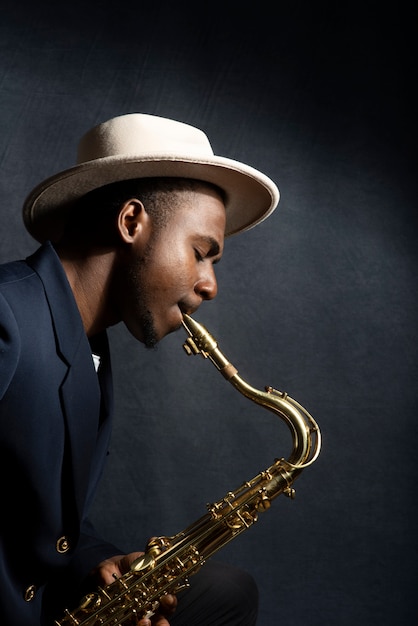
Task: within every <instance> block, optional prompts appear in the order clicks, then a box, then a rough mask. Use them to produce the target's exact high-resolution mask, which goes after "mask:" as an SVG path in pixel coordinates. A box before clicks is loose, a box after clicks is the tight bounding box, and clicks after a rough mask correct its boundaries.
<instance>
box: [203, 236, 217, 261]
mask: <svg viewBox="0 0 418 626" xmlns="http://www.w3.org/2000/svg"><path fill="white" fill-rule="evenodd" d="M202 240H203V241H205V242H206V243H207V244H209V246H210V249H209V252H208V254H207V256H210V257H211V256H217V255H218V254H220V253H221V247H220V245H219V242H218V241H217V240H216V239H215V238H214V237H210V236H209V237H208V236H205V235H204V236H202ZM219 260H220V259H217V260H216V261H215V263H218V261H219Z"/></svg>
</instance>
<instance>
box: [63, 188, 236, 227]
mask: <svg viewBox="0 0 418 626" xmlns="http://www.w3.org/2000/svg"><path fill="white" fill-rule="evenodd" d="M202 185H204V186H207V187H210V188H212V189H214V190H215V191H216V192H217V193H218V194H219V195H220V197H221V198H222V200H223V201H225V193H224V191H223V190H222V189H220V188H219V187H217V186H216V185H213V184H212V183H207V182H204V181H200V180H194V179H189V178H172V177H158V178H156V177H155V178H153V177H151V178H134V179H129V180H122V181H118V182H115V183H110V184H108V185H105V186H103V187H99V188H98V189H94V190H93V191H90V192H89V193H87V194H86V195H84V196H82V197H81V198H80V199H79V200H78V201H77V202H76V203H75V204H74V205H73V207H72V209H71V211H70V218H69V220H68V222H67V227H66V233H67V234H68V233H74V230H76V231H77V232H78V233H80V230H81V229H82V231H83V232H84V233H85V234H87V235H88V236H89V237H92V238H94V239H96V237H97V236H99V237H103V235H105V237H106V239H108V238H109V236H110V237H112V236H113V235H112V233H114V225H115V220H116V218H117V216H118V214H119V211H120V208H121V206H122V205H123V204H124V203H125V202H126V201H127V200H129V199H131V198H137V199H138V200H140V201H141V202H142V203H143V205H144V206H145V208H146V211H147V213H148V214H149V215H151V217H152V219H153V222H154V224H155V225H156V227H157V228H161V227H163V226H164V225H165V224H166V223H167V221H168V219H169V217H170V214H171V212H172V210H173V208H174V209H175V208H176V196H175V194H176V192H182V191H191V192H193V191H196V190H197V189H198V188H199V187H201V186H202ZM98 225H99V227H98Z"/></svg>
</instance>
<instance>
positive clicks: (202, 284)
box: [194, 265, 218, 300]
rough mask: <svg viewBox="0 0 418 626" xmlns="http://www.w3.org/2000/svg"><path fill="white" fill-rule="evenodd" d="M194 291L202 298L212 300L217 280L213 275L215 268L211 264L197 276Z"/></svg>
mask: <svg viewBox="0 0 418 626" xmlns="http://www.w3.org/2000/svg"><path fill="white" fill-rule="evenodd" d="M194 290H195V292H196V293H197V294H199V296H200V297H201V298H202V300H213V298H215V297H216V294H217V293H218V282H217V280H216V276H215V270H214V269H213V266H212V265H211V266H210V269H209V268H207V270H206V271H205V272H204V273H203V274H202V275H201V276H200V277H199V280H198V281H197V282H196V284H195V288H194Z"/></svg>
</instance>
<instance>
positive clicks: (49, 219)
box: [23, 154, 280, 243]
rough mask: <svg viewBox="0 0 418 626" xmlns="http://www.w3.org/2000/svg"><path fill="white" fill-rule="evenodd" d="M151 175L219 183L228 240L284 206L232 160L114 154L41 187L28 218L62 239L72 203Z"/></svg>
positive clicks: (264, 181)
mask: <svg viewBox="0 0 418 626" xmlns="http://www.w3.org/2000/svg"><path fill="white" fill-rule="evenodd" d="M148 177H177V178H178V177H181V178H193V179H195V180H201V181H204V182H209V183H212V184H214V185H217V186H218V187H220V188H221V189H223V191H224V192H225V194H226V202H225V204H226V229H225V236H230V235H233V234H236V233H239V232H242V231H245V230H248V229H250V228H252V227H254V226H256V225H257V224H259V223H260V222H262V221H263V220H264V219H265V218H266V217H268V216H269V215H270V214H271V213H272V212H273V211H274V209H275V208H276V206H277V204H278V202H279V198H280V195H279V190H278V188H277V186H276V185H275V183H273V181H272V180H271V179H270V178H268V177H267V176H265V175H264V174H262V173H261V172H259V171H258V170H256V169H254V168H252V167H251V166H248V165H245V164H243V163H240V162H238V161H234V160H233V159H228V158H226V157H215V156H214V157H213V158H203V159H198V158H193V159H190V160H187V159H185V158H184V156H181V157H179V156H178V155H177V156H176V155H169V154H164V155H157V156H156V155H153V156H152V157H149V158H144V157H143V156H141V157H136V156H135V155H129V156H123V157H122V156H110V157H103V158H101V159H96V160H94V161H88V162H85V163H81V164H80V165H76V166H74V167H72V168H70V169H67V170H65V171H63V172H60V173H58V174H55V175H54V176H51V177H50V178H48V179H46V180H45V181H43V182H42V183H40V184H39V185H38V186H37V187H35V189H33V191H32V192H31V193H30V194H29V195H28V197H27V198H26V200H25V202H24V205H23V220H24V223H25V226H26V228H27V229H28V231H29V232H30V234H31V235H32V236H33V237H34V238H35V239H37V240H38V241H39V242H41V243H43V242H44V241H46V240H51V241H53V242H54V241H58V240H59V239H60V237H61V235H62V233H63V229H64V226H65V223H66V220H67V216H68V213H69V211H70V210H71V205H72V203H73V202H74V201H76V200H77V199H78V198H80V197H81V196H83V195H85V194H87V193H89V192H90V191H93V190H94V189H97V188H99V187H102V186H104V185H107V184H109V183H113V182H117V181H122V180H129V179H134V178H148Z"/></svg>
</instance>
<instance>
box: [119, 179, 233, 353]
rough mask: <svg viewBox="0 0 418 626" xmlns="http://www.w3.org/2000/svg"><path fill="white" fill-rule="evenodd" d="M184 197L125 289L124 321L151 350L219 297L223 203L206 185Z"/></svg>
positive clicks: (153, 236)
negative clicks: (216, 266) (217, 274)
mask: <svg viewBox="0 0 418 626" xmlns="http://www.w3.org/2000/svg"><path fill="white" fill-rule="evenodd" d="M181 194H182V196H183V198H182V201H181V203H180V204H179V206H176V208H175V209H173V213H172V215H170V217H169V219H168V221H167V223H166V224H165V225H164V226H162V227H161V228H159V229H154V230H153V231H152V233H151V234H150V235H149V237H148V241H147V242H146V246H145V252H143V253H141V254H138V255H137V257H136V258H135V260H134V261H133V263H132V264H131V266H130V268H129V275H128V277H127V284H125V285H124V288H125V290H126V289H127V290H128V291H127V292H126V291H125V295H127V297H124V308H123V311H122V319H123V321H124V322H125V324H126V326H127V327H128V329H129V330H130V332H131V333H132V334H133V335H134V336H135V337H136V338H137V339H139V340H140V341H142V342H143V343H145V345H146V346H147V347H153V346H154V345H155V344H156V343H157V342H158V341H160V340H161V339H162V338H163V337H164V336H165V335H167V334H168V333H170V332H173V331H174V330H177V329H178V328H179V327H180V326H181V322H182V315H183V313H189V314H190V313H193V312H194V311H195V310H196V309H197V308H198V307H199V306H200V304H201V303H202V301H203V300H210V299H212V298H214V297H215V296H216V293H217V282H216V277H215V270H214V264H215V263H216V262H217V261H219V260H220V258H221V256H222V252H223V246H224V232H225V207H224V204H223V201H222V199H221V198H220V196H219V195H218V194H217V193H216V191H214V190H212V189H211V188H209V187H206V186H203V185H202V187H200V188H199V190H198V191H185V192H181ZM142 244H143V242H142ZM142 249H144V247H143V245H142ZM124 282H125V280H124Z"/></svg>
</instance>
